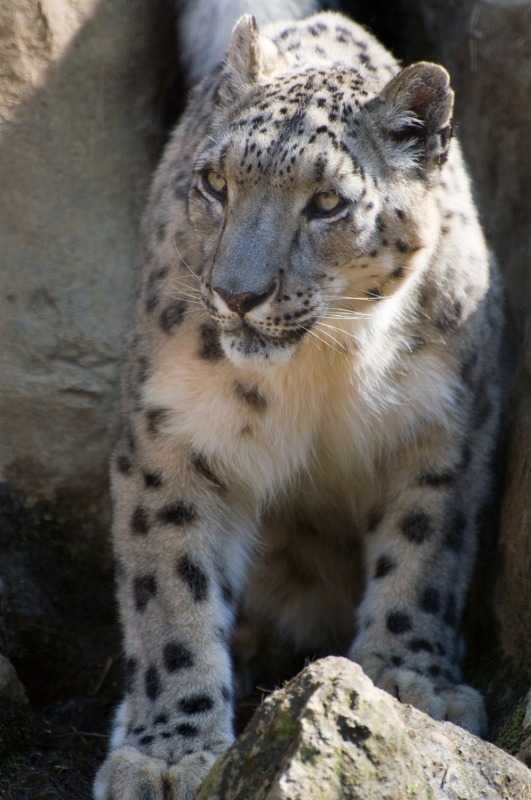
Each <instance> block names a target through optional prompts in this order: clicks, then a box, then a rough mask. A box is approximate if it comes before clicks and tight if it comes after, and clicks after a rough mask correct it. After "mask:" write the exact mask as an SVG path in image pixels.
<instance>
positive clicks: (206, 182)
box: [203, 169, 227, 201]
mask: <svg viewBox="0 0 531 800" xmlns="http://www.w3.org/2000/svg"><path fill="white" fill-rule="evenodd" d="M203 187H204V188H205V189H206V191H207V192H208V193H209V194H211V195H212V196H213V197H215V198H216V200H220V201H223V200H224V199H225V195H226V194H227V181H226V180H225V178H224V177H223V175H222V174H221V172H218V171H217V169H208V170H206V171H205V172H203Z"/></svg>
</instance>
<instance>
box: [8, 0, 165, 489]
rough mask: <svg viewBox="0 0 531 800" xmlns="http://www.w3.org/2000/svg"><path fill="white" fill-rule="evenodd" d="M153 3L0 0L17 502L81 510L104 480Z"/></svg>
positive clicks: (150, 139) (161, 26)
mask: <svg viewBox="0 0 531 800" xmlns="http://www.w3.org/2000/svg"><path fill="white" fill-rule="evenodd" d="M163 8H164V4H163V3H159V2H156V3H144V2H141V1H140V0H132V1H131V0H102V2H100V0H53V2H52V1H51V0H44V2H40V3H35V2H33V0H3V1H2V3H1V4H0V63H2V65H3V66H2V69H1V70H0V138H1V147H0V174H1V175H2V192H1V193H0V241H1V242H2V267H1V269H0V298H1V299H0V302H1V305H2V313H1V314H0V340H1V341H2V348H1V350H0V397H1V408H0V419H1V423H0V480H8V481H10V482H11V483H12V484H13V485H14V486H16V487H17V488H19V489H23V490H24V491H25V493H26V494H27V495H28V496H29V497H30V498H31V499H35V498H42V497H47V498H49V497H55V496H57V495H59V494H61V493H67V494H72V493H73V492H76V493H77V495H78V496H80V495H82V496H83V497H84V501H85V504H87V502H88V500H89V499H92V498H95V499H96V500H100V499H101V496H102V494H103V492H104V487H105V486H106V473H107V460H108V453H109V449H110V447H111V444H112V440H113V429H114V427H115V424H116V413H117V395H118V380H117V363H118V359H119V356H120V350H121V342H122V330H123V326H124V319H125V315H126V311H127V307H128V304H129V301H130V296H131V292H132V284H133V263H134V258H135V249H136V241H137V230H138V219H139V216H140V213H141V211H142V207H143V205H144V202H145V194H146V191H147V185H148V181H149V177H150V173H151V171H152V168H153V166H154V164H155V161H156V158H157V156H158V152H159V149H160V145H161V142H160V137H159V135H158V130H157V129H156V125H155V122H156V113H155V112H156V106H157V102H158V100H157V92H158V91H160V87H161V84H162V83H163V79H162V78H163V73H164V70H167V69H171V65H172V62H173V63H174V61H175V56H174V55H171V54H170V48H173V47H174V43H173V41H172V40H171V39H169V33H168V31H172V27H173V25H172V22H171V19H170V20H168V19H166V20H164V18H163ZM166 13H167V14H168V15H169V13H170V9H169V8H168V10H167V12H166ZM168 23H169V24H168Z"/></svg>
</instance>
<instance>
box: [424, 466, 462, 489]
mask: <svg viewBox="0 0 531 800" xmlns="http://www.w3.org/2000/svg"><path fill="white" fill-rule="evenodd" d="M454 478H455V473H453V472H451V471H450V470H448V471H447V472H421V473H420V475H419V476H418V478H417V483H418V484H419V485H420V486H432V487H433V488H439V487H441V486H448V485H449V484H451V483H453V481H454Z"/></svg>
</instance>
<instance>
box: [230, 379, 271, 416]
mask: <svg viewBox="0 0 531 800" xmlns="http://www.w3.org/2000/svg"><path fill="white" fill-rule="evenodd" d="M234 391H235V392H236V395H237V397H239V398H240V399H241V400H243V401H244V403H246V404H247V405H248V406H250V407H251V408H254V409H255V411H265V410H266V408H267V400H266V399H265V397H264V396H263V394H262V393H261V392H260V390H259V389H258V387H257V386H246V385H245V384H243V383H241V382H240V381H234Z"/></svg>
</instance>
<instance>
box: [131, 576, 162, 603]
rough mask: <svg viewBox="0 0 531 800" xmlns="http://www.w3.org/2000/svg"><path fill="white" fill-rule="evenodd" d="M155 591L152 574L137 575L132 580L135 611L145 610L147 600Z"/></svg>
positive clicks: (155, 586) (155, 585)
mask: <svg viewBox="0 0 531 800" xmlns="http://www.w3.org/2000/svg"><path fill="white" fill-rule="evenodd" d="M156 593H157V579H156V578H155V576H154V575H137V576H136V577H135V579H134V581H133V594H134V598H135V606H136V609H137V611H145V609H146V606H147V604H148V602H149V600H150V599H151V598H152V597H155V595H156Z"/></svg>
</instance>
